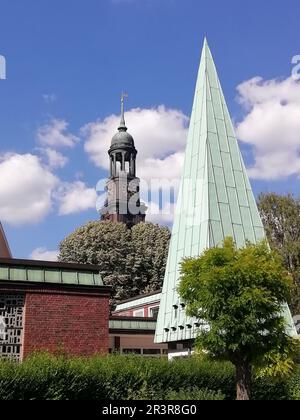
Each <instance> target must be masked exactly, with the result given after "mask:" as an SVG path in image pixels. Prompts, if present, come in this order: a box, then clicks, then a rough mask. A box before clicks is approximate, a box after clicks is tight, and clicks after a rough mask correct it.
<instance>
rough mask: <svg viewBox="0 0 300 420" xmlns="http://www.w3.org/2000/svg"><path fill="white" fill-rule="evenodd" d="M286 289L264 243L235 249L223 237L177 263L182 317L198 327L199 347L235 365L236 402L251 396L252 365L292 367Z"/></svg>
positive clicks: (284, 276)
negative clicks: (216, 244)
mask: <svg viewBox="0 0 300 420" xmlns="http://www.w3.org/2000/svg"><path fill="white" fill-rule="evenodd" d="M290 287H291V279H290V277H289V275H288V273H287V272H286V270H285V268H284V267H283V264H282V259H281V257H280V256H279V254H278V253H277V252H275V251H271V250H270V249H269V247H268V245H267V243H266V242H262V243H260V244H258V245H251V244H248V245H247V246H246V247H245V248H243V249H237V248H236V247H235V244H234V242H233V239H232V238H227V239H226V240H225V241H224V244H223V246H222V247H218V248H212V249H209V250H207V251H205V252H204V253H203V255H202V256H200V257H199V258H195V259H186V260H184V261H183V263H182V279H181V283H180V286H179V293H180V295H181V298H182V299H183V300H184V302H185V303H186V305H187V306H186V311H187V314H188V315H189V316H192V317H195V318H196V319H198V320H199V321H200V322H201V324H202V325H203V328H202V329H201V332H200V333H199V337H198V338H197V341H198V345H199V346H201V348H202V349H204V350H206V351H207V352H208V353H209V354H210V356H212V357H215V358H218V359H226V360H230V361H231V362H232V363H233V364H234V365H235V367H236V371H237V396H238V399H248V398H249V396H250V387H251V376H252V367H253V366H262V365H264V363H266V361H268V362H270V360H274V359H276V360H277V362H278V363H281V362H282V363H286V367H287V368H289V367H291V364H290V363H289V359H288V357H289V354H290V351H291V350H293V346H294V345H295V340H293V339H292V338H291V337H289V336H288V335H287V333H286V331H287V329H286V327H287V324H286V320H285V318H284V316H283V312H282V305H283V304H284V303H285V302H287V301H288V299H289V296H290ZM274 355H276V357H275V356H274Z"/></svg>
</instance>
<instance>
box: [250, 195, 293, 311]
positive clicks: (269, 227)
mask: <svg viewBox="0 0 300 420" xmlns="http://www.w3.org/2000/svg"><path fill="white" fill-rule="evenodd" d="M258 207H259V210H260V214H261V217H262V220H263V223H264V226H265V230H266V233H267V238H268V241H269V243H270V246H271V247H272V249H276V250H278V251H279V253H280V254H281V256H282V257H283V261H284V264H285V267H286V268H287V270H288V271H289V273H291V275H292V277H293V280H294V286H295V287H294V290H293V293H292V300H291V309H292V312H293V313H294V314H300V199H296V198H294V197H293V196H292V195H286V196H281V195H277V194H275V193H269V194H261V195H260V196H259V200H258Z"/></svg>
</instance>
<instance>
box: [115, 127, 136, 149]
mask: <svg viewBox="0 0 300 420" xmlns="http://www.w3.org/2000/svg"><path fill="white" fill-rule="evenodd" d="M119 130H120V129H119ZM111 146H112V147H116V146H121V147H122V146H129V147H134V140H133V137H132V136H131V135H130V134H129V133H127V131H126V130H125V129H121V130H120V131H119V132H118V133H117V134H115V135H114V136H113V138H112V141H111Z"/></svg>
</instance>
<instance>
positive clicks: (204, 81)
mask: <svg viewBox="0 0 300 420" xmlns="http://www.w3.org/2000/svg"><path fill="white" fill-rule="evenodd" d="M227 236H231V237H233V238H234V240H235V241H236V244H237V246H239V247H242V246H244V245H245V243H246V241H250V242H252V243H255V242H258V241H260V240H261V239H263V238H264V237H265V232H264V228H263V224H262V221H261V218H260V216H259V212H258V209H257V205H256V201H255V198H254V195H253V192H252V189H251V185H250V182H249V179H248V176H247V172H246V169H245V165H244V162H243V159H242V156H241V153H240V150H239V146H238V141H237V138H236V135H235V131H234V128H233V125H232V122H231V119H230V115H229V112H228V108H227V105H226V102H225V99H224V95H223V92H222V88H221V85H220V81H219V78H218V75H217V71H216V67H215V64H214V61H213V58H212V55H211V52H210V49H209V46H208V43H207V40H206V39H205V41H204V46H203V50H202V56H201V63H200V68H199V73H198V78H197V84H196V92H195V98H194V104H193V111H192V116H191V121H190V128H189V134H188V140H187V147H186V154H185V163H184V169H183V176H182V181H181V187H180V191H179V198H178V203H177V210H176V213H175V219H174V225H173V231H172V239H171V243H170V250H169V256H168V263H167V268H166V274H165V280H164V286H163V293H162V300H161V305H160V311H159V316H158V322H157V330H156V342H172V341H184V340H190V339H193V338H195V336H196V334H197V328H198V326H197V323H195V320H193V319H188V318H187V317H186V316H185V312H184V310H183V308H184V305H183V303H182V302H180V298H179V296H178V293H177V287H178V284H179V279H180V263H181V261H182V259H183V258H184V257H193V256H195V257H196V256H199V255H201V254H202V253H203V251H204V250H205V249H207V248H210V247H214V246H218V245H220V244H221V243H222V242H223V240H224V238H225V237H227Z"/></svg>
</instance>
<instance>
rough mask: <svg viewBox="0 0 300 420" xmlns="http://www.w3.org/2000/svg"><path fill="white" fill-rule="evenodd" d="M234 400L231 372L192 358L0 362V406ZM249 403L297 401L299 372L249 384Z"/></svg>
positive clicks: (219, 364)
mask: <svg viewBox="0 0 300 420" xmlns="http://www.w3.org/2000/svg"><path fill="white" fill-rule="evenodd" d="M234 397H235V374H234V367H233V366H232V365H231V364H230V363H224V362H213V361H211V360H205V359H204V360H203V359H199V358H197V357H192V358H189V359H182V360H175V361H173V362H168V360H166V359H164V358H163V359H162V358H141V357H136V356H117V355H116V356H107V357H100V356H99V357H93V358H90V359H80V358H78V359H77V358H74V359H73V358H67V357H63V356H58V357H54V356H51V355H48V354H37V355H34V356H32V357H30V358H29V359H26V361H25V362H24V363H22V364H16V363H10V362H4V361H2V362H0V400H73V401H74V400H96V401H97V400H118V399H119V400H138V399H148V400H173V399H177V400H180V399H183V400H185V399H196V400H205V399H224V398H225V399H227V400H232V399H234ZM253 398H254V399H258V400H259V399H261V400H286V399H297V398H300V369H299V368H298V369H297V370H295V372H294V374H293V376H292V378H291V379H290V380H282V381H277V382H276V383H274V382H272V381H271V380H270V379H269V378H258V379H255V381H254V385H253Z"/></svg>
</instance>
